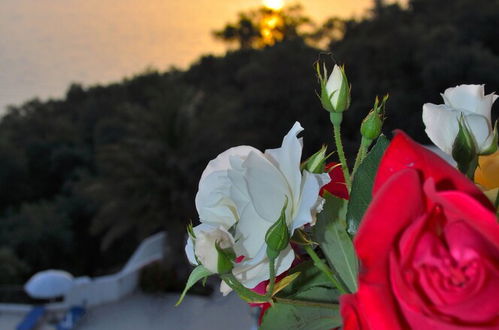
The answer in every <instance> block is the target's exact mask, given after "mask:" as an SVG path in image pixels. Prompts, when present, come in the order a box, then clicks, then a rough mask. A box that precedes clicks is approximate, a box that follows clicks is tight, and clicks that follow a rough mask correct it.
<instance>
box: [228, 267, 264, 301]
mask: <svg viewBox="0 0 499 330" xmlns="http://www.w3.org/2000/svg"><path fill="white" fill-rule="evenodd" d="M220 277H221V278H222V280H223V281H224V282H225V283H227V285H228V286H230V287H231V288H232V289H233V290H234V291H236V292H237V294H238V295H239V296H241V298H242V299H244V300H246V301H247V302H269V301H270V299H269V298H268V297H267V296H262V295H260V294H258V293H256V292H253V291H251V290H250V289H248V288H247V287H245V286H244V285H242V284H241V283H240V282H239V281H238V280H237V278H236V277H235V276H234V274H232V273H228V274H223V275H220Z"/></svg>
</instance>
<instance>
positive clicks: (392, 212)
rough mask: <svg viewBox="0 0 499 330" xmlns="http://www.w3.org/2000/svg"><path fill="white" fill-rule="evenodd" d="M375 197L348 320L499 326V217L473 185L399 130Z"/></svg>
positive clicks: (361, 240) (354, 323)
mask: <svg viewBox="0 0 499 330" xmlns="http://www.w3.org/2000/svg"><path fill="white" fill-rule="evenodd" d="M373 196H374V197H373V201H372V203H371V205H370V207H369V209H368V210H367V212H366V214H365V216H364V218H363V221H362V223H361V226H360V229H359V232H358V234H357V236H356V238H355V241H354V244H355V249H356V251H357V254H358V257H359V259H360V262H361V270H360V274H359V290H358V292H357V293H355V294H354V295H348V296H345V297H342V300H341V301H342V304H343V306H342V316H343V318H344V322H345V325H344V328H345V329H499V298H498V297H497V295H498V294H499V225H498V224H497V220H496V217H495V214H494V212H492V211H491V210H493V209H494V208H493V206H492V205H491V204H490V203H489V202H488V200H487V199H486V198H485V196H484V195H483V194H482V193H481V192H480V191H479V190H478V189H477V188H476V186H475V185H474V184H473V183H472V182H470V181H469V180H467V179H466V178H465V177H464V176H463V175H461V174H460V173H459V172H458V171H457V170H455V169H454V168H453V167H451V166H450V165H448V164H447V163H446V162H445V161H443V160H442V159H440V158H439V157H438V156H436V155H434V154H433V153H431V152H430V151H428V150H426V149H425V148H423V147H422V146H420V145H418V144H416V143H415V142H414V141H412V140H411V139H410V138H409V137H408V136H407V135H405V134H404V133H401V132H400V133H398V134H397V135H396V136H395V138H394V139H393V141H392V142H391V144H390V146H389V147H388V149H387V150H386V152H385V154H384V156H383V159H382V161H381V163H380V166H379V170H378V173H377V176H376V180H375V184H374V189H373Z"/></svg>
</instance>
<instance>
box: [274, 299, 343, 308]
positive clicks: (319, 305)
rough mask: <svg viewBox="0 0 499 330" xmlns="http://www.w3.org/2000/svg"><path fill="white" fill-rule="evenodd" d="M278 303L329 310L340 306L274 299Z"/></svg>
mask: <svg viewBox="0 0 499 330" xmlns="http://www.w3.org/2000/svg"><path fill="white" fill-rule="evenodd" d="M274 300H275V302H276V303H280V304H287V305H296V306H306V307H320V308H329V309H338V308H339V304H328V303H322V302H317V301H305V300H295V299H287V298H279V297H275V298H274Z"/></svg>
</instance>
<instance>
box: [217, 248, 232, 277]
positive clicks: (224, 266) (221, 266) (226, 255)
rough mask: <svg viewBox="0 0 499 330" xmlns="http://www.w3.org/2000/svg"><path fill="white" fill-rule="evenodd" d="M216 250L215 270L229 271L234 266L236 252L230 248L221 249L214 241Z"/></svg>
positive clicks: (221, 272)
mask: <svg viewBox="0 0 499 330" xmlns="http://www.w3.org/2000/svg"><path fill="white" fill-rule="evenodd" d="M215 248H216V249H217V252H218V262H217V271H218V273H219V274H225V273H229V272H230V271H231V270H232V268H234V259H236V254H235V253H234V250H232V249H222V248H221V247H220V245H219V244H218V242H216V243H215Z"/></svg>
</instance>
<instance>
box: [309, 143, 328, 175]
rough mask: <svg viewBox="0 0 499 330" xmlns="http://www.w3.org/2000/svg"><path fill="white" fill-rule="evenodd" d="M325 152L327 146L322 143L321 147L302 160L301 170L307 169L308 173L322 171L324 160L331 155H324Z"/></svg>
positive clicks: (324, 164) (324, 165)
mask: <svg viewBox="0 0 499 330" xmlns="http://www.w3.org/2000/svg"><path fill="white" fill-rule="evenodd" d="M326 152H327V146H326V145H322V148H320V149H319V151H317V152H316V153H315V154H313V155H312V156H310V157H309V158H308V159H307V160H306V161H304V162H303V164H302V170H307V171H308V172H310V173H324V170H325V167H326V160H327V159H328V158H329V156H330V155H331V154H329V155H326Z"/></svg>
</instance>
